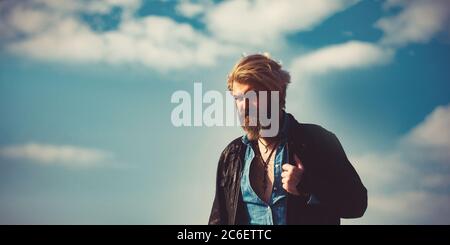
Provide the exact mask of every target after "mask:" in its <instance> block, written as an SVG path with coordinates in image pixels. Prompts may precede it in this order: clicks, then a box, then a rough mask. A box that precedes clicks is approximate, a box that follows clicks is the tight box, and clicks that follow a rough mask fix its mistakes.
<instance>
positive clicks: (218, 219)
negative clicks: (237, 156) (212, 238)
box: [208, 153, 228, 225]
mask: <svg viewBox="0 0 450 245" xmlns="http://www.w3.org/2000/svg"><path fill="white" fill-rule="evenodd" d="M223 162H224V153H222V154H221V156H220V159H219V163H218V164H217V173H216V192H215V196H214V201H213V205H212V208H211V214H210V215H209V222H208V224H209V225H225V224H227V223H228V221H227V217H228V215H227V214H226V208H225V200H224V199H225V198H224V193H223V186H222V185H221V183H222V177H221V176H222V175H221V174H220V173H221V168H222V166H223Z"/></svg>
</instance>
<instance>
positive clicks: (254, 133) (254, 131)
mask: <svg viewBox="0 0 450 245" xmlns="http://www.w3.org/2000/svg"><path fill="white" fill-rule="evenodd" d="M244 131H245V133H246V134H247V138H248V140H250V141H253V140H258V139H259V137H260V128H259V127H244Z"/></svg>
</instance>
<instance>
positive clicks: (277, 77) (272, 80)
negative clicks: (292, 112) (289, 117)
mask: <svg viewBox="0 0 450 245" xmlns="http://www.w3.org/2000/svg"><path fill="white" fill-rule="evenodd" d="M290 80H291V77H290V75H289V73H288V72H287V71H285V70H283V69H282V68H281V65H280V64H279V63H278V62H276V61H274V60H273V59H271V58H270V57H269V55H268V54H265V55H262V54H253V55H248V56H245V57H243V58H241V59H240V60H239V61H238V62H237V63H236V64H235V65H234V67H233V69H232V70H231V72H230V74H229V75H228V81H227V87H228V89H229V90H230V91H233V83H234V82H239V83H248V84H250V85H251V86H252V87H253V88H254V89H255V91H264V90H265V91H279V93H280V107H281V108H283V109H284V108H285V105H286V89H287V85H288V84H289V83H290Z"/></svg>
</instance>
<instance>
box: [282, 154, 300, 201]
mask: <svg viewBox="0 0 450 245" xmlns="http://www.w3.org/2000/svg"><path fill="white" fill-rule="evenodd" d="M294 160H295V166H294V165H292V164H283V167H282V168H283V173H281V182H282V183H283V188H284V189H285V190H286V191H287V192H289V193H291V194H293V195H297V196H299V195H300V194H301V193H300V192H299V191H298V190H297V184H298V183H299V182H300V180H301V178H302V175H303V171H304V169H303V165H302V162H301V161H300V159H299V158H298V157H297V155H295V156H294Z"/></svg>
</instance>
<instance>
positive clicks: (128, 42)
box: [0, 0, 237, 71]
mask: <svg viewBox="0 0 450 245" xmlns="http://www.w3.org/2000/svg"><path fill="white" fill-rule="evenodd" d="M57 2H58V1H50V0H45V1H44V0H41V1H37V0H35V1H26V2H19V3H15V4H3V5H2V8H4V9H8V12H7V13H6V14H5V16H2V17H3V18H2V22H3V24H1V26H0V32H1V33H2V36H8V39H7V42H6V44H5V47H6V50H8V51H10V52H12V53H15V54H20V55H23V56H29V57H33V58H36V59H42V60H58V61H75V62H107V63H127V62H133V63H141V64H144V65H146V66H149V67H152V68H154V69H157V70H161V71H167V70H171V69H183V68H186V67H192V66H204V67H207V66H212V65H214V64H216V62H217V60H218V59H219V58H220V57H223V56H227V55H230V54H233V53H236V54H237V52H236V51H235V48H234V46H231V45H227V44H224V43H222V42H219V41H217V40H215V39H214V38H211V37H209V36H207V35H205V34H204V33H202V32H201V31H199V30H196V29H195V28H193V27H192V26H191V25H189V24H187V23H178V22H176V21H175V20H173V19H172V18H170V17H166V16H151V15H150V16H145V17H140V18H138V17H134V16H133V15H132V14H131V13H134V12H133V11H135V10H136V6H139V2H140V1H132V2H129V3H128V2H127V1H124V2H121V1H118V2H115V1H112V2H110V1H105V2H106V3H108V4H106V3H104V2H103V1H100V2H98V3H97V5H94V4H88V5H87V6H85V5H83V4H75V3H72V1H62V2H64V3H66V2H67V3H68V5H67V6H66V5H65V4H59V3H57ZM100 3H104V4H100ZM68 6H70V7H68ZM114 6H116V7H117V6H118V7H121V8H123V9H126V10H127V11H123V14H122V16H121V18H120V23H119V25H118V27H117V29H114V30H109V31H102V32H100V31H94V30H93V29H92V28H91V27H90V26H89V24H88V23H86V22H85V21H83V20H82V19H81V18H80V17H79V15H80V13H86V12H88V13H89V11H90V12H92V13H109V12H110V11H111V9H112V7H114Z"/></svg>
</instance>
